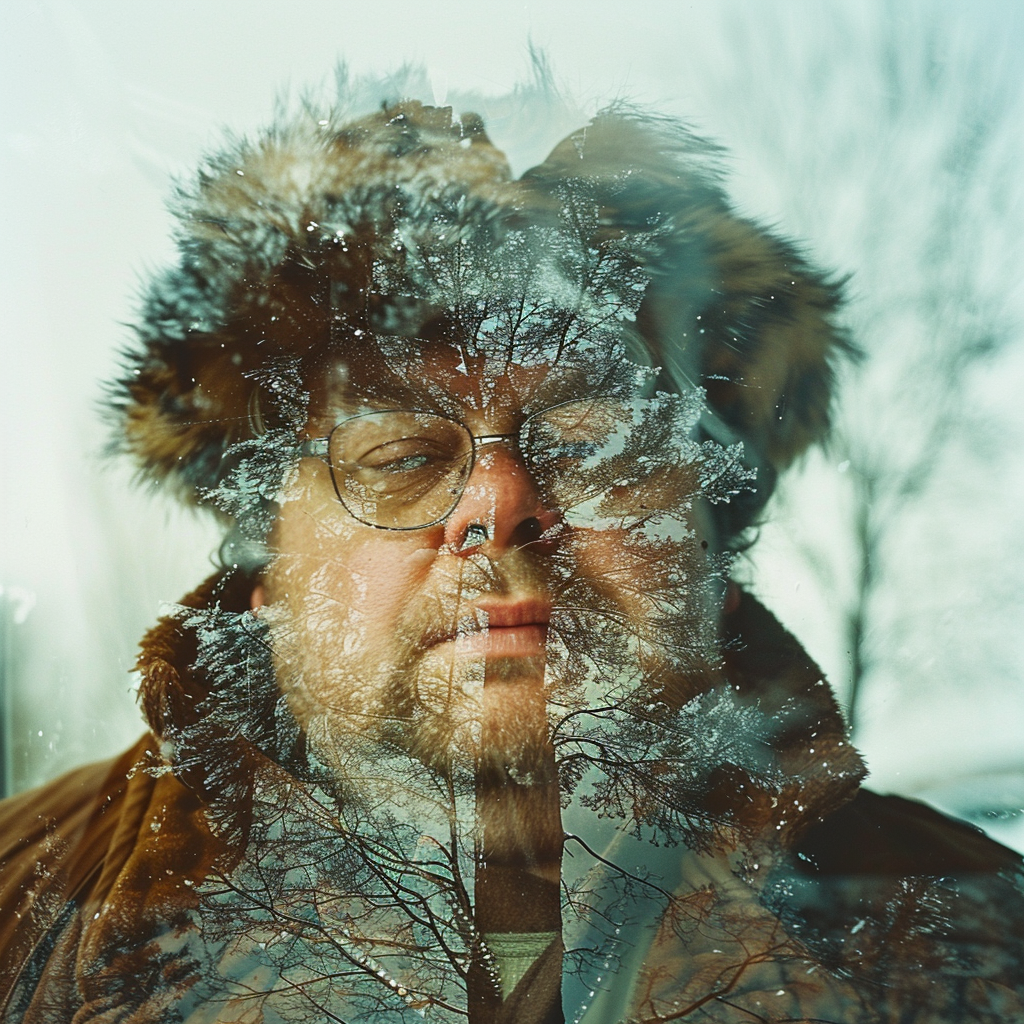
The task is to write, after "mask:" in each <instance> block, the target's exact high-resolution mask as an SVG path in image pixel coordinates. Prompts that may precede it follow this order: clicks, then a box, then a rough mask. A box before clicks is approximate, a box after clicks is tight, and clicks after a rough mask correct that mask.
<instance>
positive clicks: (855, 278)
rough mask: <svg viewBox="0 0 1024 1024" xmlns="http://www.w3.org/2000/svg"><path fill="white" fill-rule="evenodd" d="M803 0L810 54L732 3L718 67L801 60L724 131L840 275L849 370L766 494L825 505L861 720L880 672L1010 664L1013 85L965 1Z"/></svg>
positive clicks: (1010, 59) (854, 718) (745, 85)
mask: <svg viewBox="0 0 1024 1024" xmlns="http://www.w3.org/2000/svg"><path fill="white" fill-rule="evenodd" d="M803 14H804V15H807V16H809V18H810V20H811V22H812V24H810V25H805V26H804V28H805V30H806V32H808V33H810V34H811V35H812V36H814V37H816V38H818V39H819V40H820V46H819V47H818V49H817V50H816V51H815V52H814V56H813V57H812V58H811V59H810V60H808V59H807V49H806V48H802V49H801V48H794V49H793V51H792V52H789V53H787V52H780V51H779V49H778V48H774V49H773V48H771V47H770V46H766V45H765V40H764V38H763V37H762V36H760V35H758V34H757V33H756V31H755V29H754V28H752V27H751V26H750V25H749V23H745V22H742V21H737V22H736V24H735V36H736V40H737V45H736V50H735V56H734V58H733V60H734V63H733V65H732V66H731V67H728V68H723V69H722V72H721V73H722V77H723V79H724V78H725V76H726V75H729V76H731V80H730V86H731V89H732V90H735V91H739V90H743V91H747V92H749V91H750V90H751V88H752V84H753V83H756V82H757V81H766V80H769V81H770V80H771V78H770V76H769V68H770V67H772V66H775V67H778V66H779V65H781V64H783V63H787V64H789V65H790V66H795V67H796V68H798V69H799V70H796V71H794V72H793V73H792V75H791V77H790V78H788V79H783V78H777V79H776V83H777V85H778V88H777V90H776V91H775V92H773V93H771V94H770V95H769V96H768V97H767V98H764V99H762V100H761V101H759V103H758V104H757V105H756V106H755V105H751V104H748V105H747V109H743V108H742V106H741V105H740V104H737V113H736V115H735V119H734V123H735V127H734V128H733V130H732V131H733V133H734V134H735V136H736V138H737V139H738V140H739V141H738V142H736V141H734V140H733V139H729V140H728V141H729V142H730V145H731V146H732V147H733V148H734V149H736V150H737V151H738V153H739V154H740V156H741V158H742V159H744V160H746V159H747V158H750V159H751V161H752V162H753V163H755V164H760V165H761V166H762V167H764V166H768V167H770V168H771V169H772V176H773V177H774V178H776V179H778V181H779V182H780V185H779V186H778V187H779V190H780V191H779V194H778V196H777V197H769V209H770V208H771V207H772V205H774V206H775V208H776V209H777V210H779V211H780V213H781V216H782V218H783V220H784V223H785V224H786V226H787V228H789V229H790V230H793V231H794V232H796V233H797V234H798V235H800V236H803V237H808V238H812V239H814V248H815V253H816V255H818V256H822V255H823V256H825V258H826V260H827V261H830V262H831V263H832V264H833V265H834V266H835V267H836V268H838V269H839V270H842V271H850V272H851V280H850V282H849V293H850V298H851V306H850V312H849V324H850V328H851V331H852V333H853V337H854V340H855V341H856V343H857V344H858V345H859V346H860V347H861V348H862V350H863V352H864V355H865V359H864V360H863V361H862V362H861V363H860V365H858V366H856V367H854V368H852V369H850V370H849V371H848V373H847V374H846V375H845V380H844V382H843V389H842V392H841V404H840V406H839V408H838V409H837V415H836V422H835V432H834V437H833V440H832V443H831V447H830V450H829V452H828V458H827V462H828V463H829V467H828V469H827V471H825V470H824V468H823V467H820V466H819V467H817V469H822V470H823V472H821V473H815V474H814V479H813V480H811V479H809V478H808V479H805V480H803V481H801V480H800V479H799V478H797V479H796V480H795V481H794V482H791V483H789V485H788V487H787V485H786V484H784V486H783V488H782V493H781V495H780V499H779V500H780V503H781V504H780V507H779V509H778V510H777V511H778V512H779V513H781V514H782V516H783V517H789V516H791V515H792V516H794V517H795V516H796V515H797V510H798V509H799V508H800V507H801V506H803V510H804V516H805V517H806V509H807V505H808V503H809V502H810V503H811V504H812V505H813V504H814V503H815V502H816V503H817V504H818V506H819V507H821V508H822V510H823V514H822V515H821V516H820V520H821V521H820V522H817V523H815V522H810V523H808V522H807V521H806V518H805V521H804V522H802V523H800V532H801V536H800V537H799V538H796V539H794V544H795V545H796V546H797V548H798V549H799V554H800V556H801V557H802V558H804V559H806V561H807V563H808V564H809V565H811V566H812V567H813V569H814V572H815V574H816V575H817V577H818V578H819V581H820V585H821V590H822V593H823V594H825V595H826V597H828V598H830V599H831V600H832V601H833V602H834V603H835V604H836V605H837V606H838V609H839V611H838V614H839V615H840V618H841V623H840V626H841V629H842V632H843V634H844V636H845V641H846V643H845V649H846V652H847V657H848V659H849V676H848V679H847V682H846V687H845V691H844V692H843V696H844V698H845V704H846V707H847V712H848V715H849V719H850V722H851V725H852V726H854V727H855V728H856V727H857V726H858V724H860V723H861V719H862V714H863V703H864V692H865V688H866V687H867V686H870V685H872V681H873V680H877V681H879V682H881V681H883V680H884V682H885V684H886V685H887V686H889V687H906V688H909V687H913V686H917V685H933V683H934V682H935V680H936V678H938V679H939V680H940V681H941V680H942V679H944V678H945V677H948V679H949V680H950V681H951V680H953V679H957V680H958V683H959V682H963V683H967V684H969V683H971V682H972V681H975V680H979V681H987V682H988V683H989V684H990V685H991V684H993V683H995V682H996V681H998V680H999V679H1001V678H1008V677H1009V678H1019V674H1020V664H1019V656H1018V655H1017V653H1016V652H1015V650H1011V648H1012V647H1015V645H1014V644H1013V642H1012V627H1011V622H1012V617H1015V616H1016V614H1017V612H1018V611H1019V608H1020V597H1019V594H1018V593H1017V589H1018V588H1017V587H1016V585H1015V583H1014V580H1015V578H1016V575H1018V574H1019V565H1018V563H1017V562H1016V561H1014V560H1013V559H1011V558H1007V557H1006V551H1007V549H1006V547H1005V546H1002V547H1001V546H1000V543H999V540H1000V538H1001V537H1003V536H1004V535H1005V537H1006V538H1007V543H1010V542H1011V541H1010V539H1011V538H1012V537H1014V536H1016V535H1017V534H1019V530H1020V525H1021V524H1020V522H1019V515H1017V513H1016V509H1017V503H1009V502H1007V500H1006V496H1007V493H1008V491H1009V490H1010V489H1012V488H1014V487H1018V486H1019V467H1018V466H1017V464H1016V461H1015V460H1014V458H1013V455H1012V451H1013V449H1014V448H1015V445H1012V444H1011V443H1008V434H1009V433H1011V432H1012V431H1015V430H1019V420H1016V419H1015V417H1016V414H1017V412H1018V409H1017V408H1016V407H1015V406H1016V403H1014V402H1013V400H1012V397H1011V396H1010V394H1009V392H1008V391H1007V390H1006V381H1007V379H1008V376H1007V375H1008V374H1009V373H1012V363H1013V360H1014V359H1017V358H1019V349H1020V339H1021V334H1022V330H1021V328H1022V319H1024V317H1022V311H1021V308H1020V284H1019V282H1020V276H1021V275H1020V268H1021V256H1022V245H1021V237H1022V228H1021V224H1020V221H1021V213H1022V210H1024V196H1022V188H1021V176H1020V170H1019V169H1020V166H1021V159H1022V154H1021V145H1020V133H1019V129H1018V125H1019V124H1020V123H1021V115H1022V109H1021V108H1022V106H1024V103H1022V89H1021V76H1020V74H1019V68H1018V67H1017V66H1016V65H1015V58H1014V55H1013V54H1012V53H1011V52H1010V51H1011V47H1010V46H1009V45H1007V46H1004V47H999V46H995V47H993V46H992V45H991V43H992V40H991V39H990V38H983V37H982V36H981V35H980V34H976V33H974V32H973V31H972V26H971V24H970V23H969V22H968V21H967V20H966V19H965V20H963V21H962V22H955V23H954V22H953V21H949V20H936V19H933V18H931V12H930V11H929V10H928V9H927V8H925V7H923V6H919V5H911V6H902V5H896V4H891V3H880V4H878V5H866V6H865V7H863V8H861V7H858V8H857V9H856V10H854V9H851V8H847V9H843V10H838V9H836V8H833V9H831V10H830V11H828V12H825V13H821V14H815V13H814V12H809V11H807V10H804V11H803ZM957 26H960V27H962V28H963V30H964V31H963V32H956V31H954V29H955V28H956V27H957ZM791 36H792V37H793V38H798V36H797V34H796V33H791ZM776 38H785V35H784V30H780V35H779V36H778V37H776ZM794 46H795V44H794ZM785 190H788V191H789V192H790V193H791V195H786V194H785ZM773 200H774V202H773ZM759 201H760V202H761V203H762V205H763V195H762V196H760V197H759ZM836 469H838V472H839V476H838V477H836V475H835V472H836ZM997 481H998V483H996V482H997ZM833 488H834V489H835V490H834V493H833V490H832V489H833ZM823 494H828V495H829V497H831V498H834V503H833V504H832V506H831V507H829V508H828V509H827V510H825V504H826V503H825V502H823V500H822V495H823ZM836 523H838V524H839V525H838V527H837V525H836ZM980 534H984V540H985V542H986V543H983V544H978V543H973V542H974V541H975V540H976V539H977V538H978V536H979V535H980ZM987 547H988V548H990V550H988V551H987V550H986V548H987ZM968 549H969V550H968ZM755 557H756V555H755ZM986 561H987V564H984V563H986ZM981 580H984V583H983V584H979V581H981ZM979 589H981V590H983V593H982V594H980V595H979V596H978V597H977V598H975V597H973V596H972V591H976V590H979ZM972 604H977V605H978V609H975V608H971V611H975V610H980V612H981V614H980V615H978V616H976V619H977V620H978V623H977V628H975V621H974V620H972V621H971V628H970V629H960V630H958V629H957V626H959V625H963V624H965V622H966V620H967V618H968V616H961V615H960V614H957V615H956V616H954V618H953V619H952V620H951V617H950V609H951V608H957V609H964V608H967V607H969V606H971V605H972ZM1007 641H1010V642H1009V643H1008V642H1007ZM930 661H937V662H938V664H934V665H932V664H929V662H930ZM837 682H840V681H838V680H837ZM840 689H841V690H842V689H843V687H842V684H841V682H840Z"/></svg>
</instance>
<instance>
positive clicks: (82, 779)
mask: <svg viewBox="0 0 1024 1024" xmlns="http://www.w3.org/2000/svg"><path fill="white" fill-rule="evenodd" d="M155 742H156V741H155V740H154V738H153V737H152V736H149V735H147V736H144V737H143V738H142V739H141V740H139V742H138V743H137V744H135V746H133V747H131V748H130V749H129V750H127V751H126V752H125V753H124V754H122V755H121V756H119V757H117V758H114V759H113V760H109V761H102V762H99V763H97V764H91V765H86V766H85V767H83V768H78V769H76V770H75V771H72V772H69V773H68V774H66V775H63V776H61V777H60V778H58V779H55V780H54V781H53V782H50V783H47V784H46V785H44V786H41V787H40V788H38V789H33V790H30V791H28V792H26V793H21V794H18V795H17V796H14V797H11V798H10V799H8V800H4V801H2V802H0V963H3V965H4V968H5V969H4V970H3V971H2V972H0V1019H2V1020H4V1021H8V1020H18V1019H20V1018H21V1017H22V1016H23V1014H24V1012H25V1010H26V1009H27V1007H28V1005H29V1004H30V1003H31V1001H32V999H33V998H34V996H35V990H36V988H37V986H38V984H39V982H40V980H41V979H42V978H43V977H44V976H46V977H47V978H48V979H50V980H51V981H53V982H54V983H56V982H57V981H58V979H57V978H56V977H55V976H54V977H51V976H53V975H54V972H55V970H57V968H58V967H59V965H57V964H56V963H53V964H50V963H49V961H50V960H51V958H56V952H57V949H58V947H61V946H62V945H64V944H66V942H67V939H68V935H69V934H71V933H72V932H74V931H75V930H76V929H77V928H78V927H79V925H78V923H77V921H76V918H77V913H78V911H79V909H80V907H81V905H82V903H83V902H84V900H85V899H86V898H87V896H88V895H89V894H90V893H91V892H92V891H93V890H95V889H96V887H97V885H99V884H100V882H101V880H102V878H103V876H104V875H105V874H108V875H109V873H110V872H111V871H112V870H116V865H114V864H112V863H111V853H112V852H113V853H114V854H115V855H116V853H117V850H116V849H115V850H113V851H112V843H114V845H115V847H116V843H115V842H114V841H115V840H116V839H117V837H118V836H119V835H123V834H124V833H125V831H126V830H125V823H124V815H125V811H126V809H128V808H130V807H131V806H137V805H138V803H139V799H138V798H139V795H140V794H139V792H138V791H139V790H145V789H147V788H148V787H150V786H151V785H152V780H151V779H150V778H149V777H148V776H146V775H144V774H142V773H133V770H132V769H133V768H134V767H135V766H137V765H138V764H139V763H140V762H142V761H143V759H144V758H145V757H146V755H147V752H150V751H153V750H154V749H155V747H154V744H155ZM133 775H134V777H132V776H133ZM130 791H131V792H132V793H133V795H134V796H135V798H136V799H134V800H129V799H127V796H128V794H129V792H130ZM142 798H143V799H144V794H142ZM57 959H59V958H57ZM73 971H74V963H73V961H72V962H69V963H68V964H67V970H66V972H60V971H58V973H61V974H62V975H63V974H64V973H66V974H67V977H66V978H63V981H62V984H63V983H66V984H67V985H71V984H72V983H73Z"/></svg>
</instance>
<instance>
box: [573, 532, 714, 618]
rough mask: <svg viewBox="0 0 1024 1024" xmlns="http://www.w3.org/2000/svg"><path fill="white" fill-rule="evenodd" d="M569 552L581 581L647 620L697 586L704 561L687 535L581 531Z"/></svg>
mask: <svg viewBox="0 0 1024 1024" xmlns="http://www.w3.org/2000/svg"><path fill="white" fill-rule="evenodd" d="M570 553H571V555H572V558H573V561H574V563H575V572H576V573H577V575H578V576H579V578H580V579H581V580H582V581H585V582H586V583H587V584H589V585H590V586H591V587H593V588H594V590H595V591H596V592H597V593H598V594H600V595H601V596H602V597H604V598H605V599H611V600H613V601H614V602H615V603H616V604H618V605H619V606H620V607H621V608H622V609H623V610H624V611H625V612H626V614H627V615H628V616H629V617H630V618H631V619H640V618H642V617H644V616H645V615H647V614H649V612H650V611H651V609H652V607H654V605H655V604H658V605H660V604H662V603H664V602H665V601H669V602H671V601H672V600H673V597H674V596H678V595H679V594H680V593H682V592H683V591H684V590H685V589H687V588H688V587H689V586H692V585H693V584H694V583H695V582H696V580H697V577H698V576H699V575H700V567H701V563H702V561H703V559H702V557H701V552H700V550H699V547H698V545H697V543H696V541H695V540H694V539H693V537H692V535H690V534H689V533H688V532H686V531H683V530H680V531H679V536H678V537H671V536H661V537H652V536H651V535H650V533H649V532H648V531H646V530H644V529H641V528H638V527H620V528H614V529H605V530H577V531H575V532H574V535H573V539H572V544H571V545H570Z"/></svg>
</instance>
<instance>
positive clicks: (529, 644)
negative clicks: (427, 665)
mask: <svg viewBox="0 0 1024 1024" xmlns="http://www.w3.org/2000/svg"><path fill="white" fill-rule="evenodd" d="M550 621H551V602H550V601H547V600H545V599H542V598H522V599H508V598H501V599H498V598H484V599H481V600H479V601H476V602H475V603H474V608H473V615H472V617H469V618H467V619H465V620H463V621H462V622H461V623H460V624H459V626H458V628H457V629H456V630H454V631H453V632H452V633H449V634H448V635H447V636H444V637H441V638H440V639H439V640H438V641H437V642H439V643H445V642H451V641H454V643H455V650H456V653H457V654H459V655H462V656H473V657H485V658H536V657H543V656H544V653H545V644H546V642H547V637H548V623H549V622H550Z"/></svg>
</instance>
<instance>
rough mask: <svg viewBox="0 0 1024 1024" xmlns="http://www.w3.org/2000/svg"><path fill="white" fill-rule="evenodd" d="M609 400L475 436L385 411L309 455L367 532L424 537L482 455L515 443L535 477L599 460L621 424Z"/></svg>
mask: <svg viewBox="0 0 1024 1024" xmlns="http://www.w3.org/2000/svg"><path fill="white" fill-rule="evenodd" d="M612 404H616V403H607V402H605V401H598V402H595V401H593V400H587V401H574V402H568V403H565V404H562V405H557V406H554V407H553V408H550V409H545V410H543V411H542V412H539V413H536V414H534V415H532V416H530V417H528V418H527V419H526V420H525V421H524V422H523V424H522V426H521V427H520V428H519V430H517V431H516V432H515V433H512V434H483V435H480V434H473V433H471V431H470V430H469V428H468V427H467V426H466V425H465V424H464V423H461V422H460V421H459V420H455V419H452V418H451V417H449V416H444V415H441V414H440V413H433V412H419V411H416V410H408V409H386V410H381V411H378V412H365V413H359V414H357V415H355V416H350V417H348V418H347V419H344V420H342V421H341V422H340V423H339V424H338V425H337V426H336V427H334V429H333V430H332V431H331V432H330V434H328V436H327V437H323V438H317V439H315V440H311V441H306V442H304V443H303V445H302V449H301V451H302V454H303V455H307V456H313V457H316V458H321V459H323V460H324V461H325V462H326V463H327V464H328V466H329V467H330V471H331V480H332V481H333V483H334V490H335V492H336V493H337V495H338V500H339V501H340V502H341V503H342V505H344V506H345V508H346V509H347V510H348V511H349V513H350V514H351V515H352V516H353V517H355V518H356V519H358V520H359V521H360V522H361V523H365V524H366V525H367V526H374V527H377V528H378V529H381V530H419V529H423V528H424V527H427V526H434V525H435V524H437V523H440V522H443V521H444V520H445V519H447V518H448V516H450V515H451V514H452V512H453V511H454V510H455V506H456V505H458V503H459V499H460V498H461V497H462V492H463V491H464V490H465V488H466V483H467V482H468V480H469V476H470V474H471V473H472V472H473V465H474V463H475V461H476V456H477V453H478V451H479V449H480V448H481V447H483V446H485V445H488V444H495V443H497V442H500V441H510V442H513V443H516V444H517V446H518V448H519V450H520V452H521V453H522V454H523V457H524V460H525V462H526V464H527V467H528V468H529V469H531V470H533V471H535V472H538V473H539V472H542V471H544V470H545V469H548V470H549V469H551V468H553V467H558V469H559V470H561V471H563V472H564V471H566V470H571V469H572V468H577V467H579V466H581V465H582V464H583V462H585V461H586V460H587V459H588V458H591V457H593V456H594V455H595V454H596V453H597V452H598V451H599V450H600V449H601V448H602V446H603V444H604V443H605V442H606V441H607V439H608V437H609V435H610V434H611V433H613V432H614V429H615V424H616V422H621V417H616V416H614V415H611V414H610V413H611V410H610V405H612Z"/></svg>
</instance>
